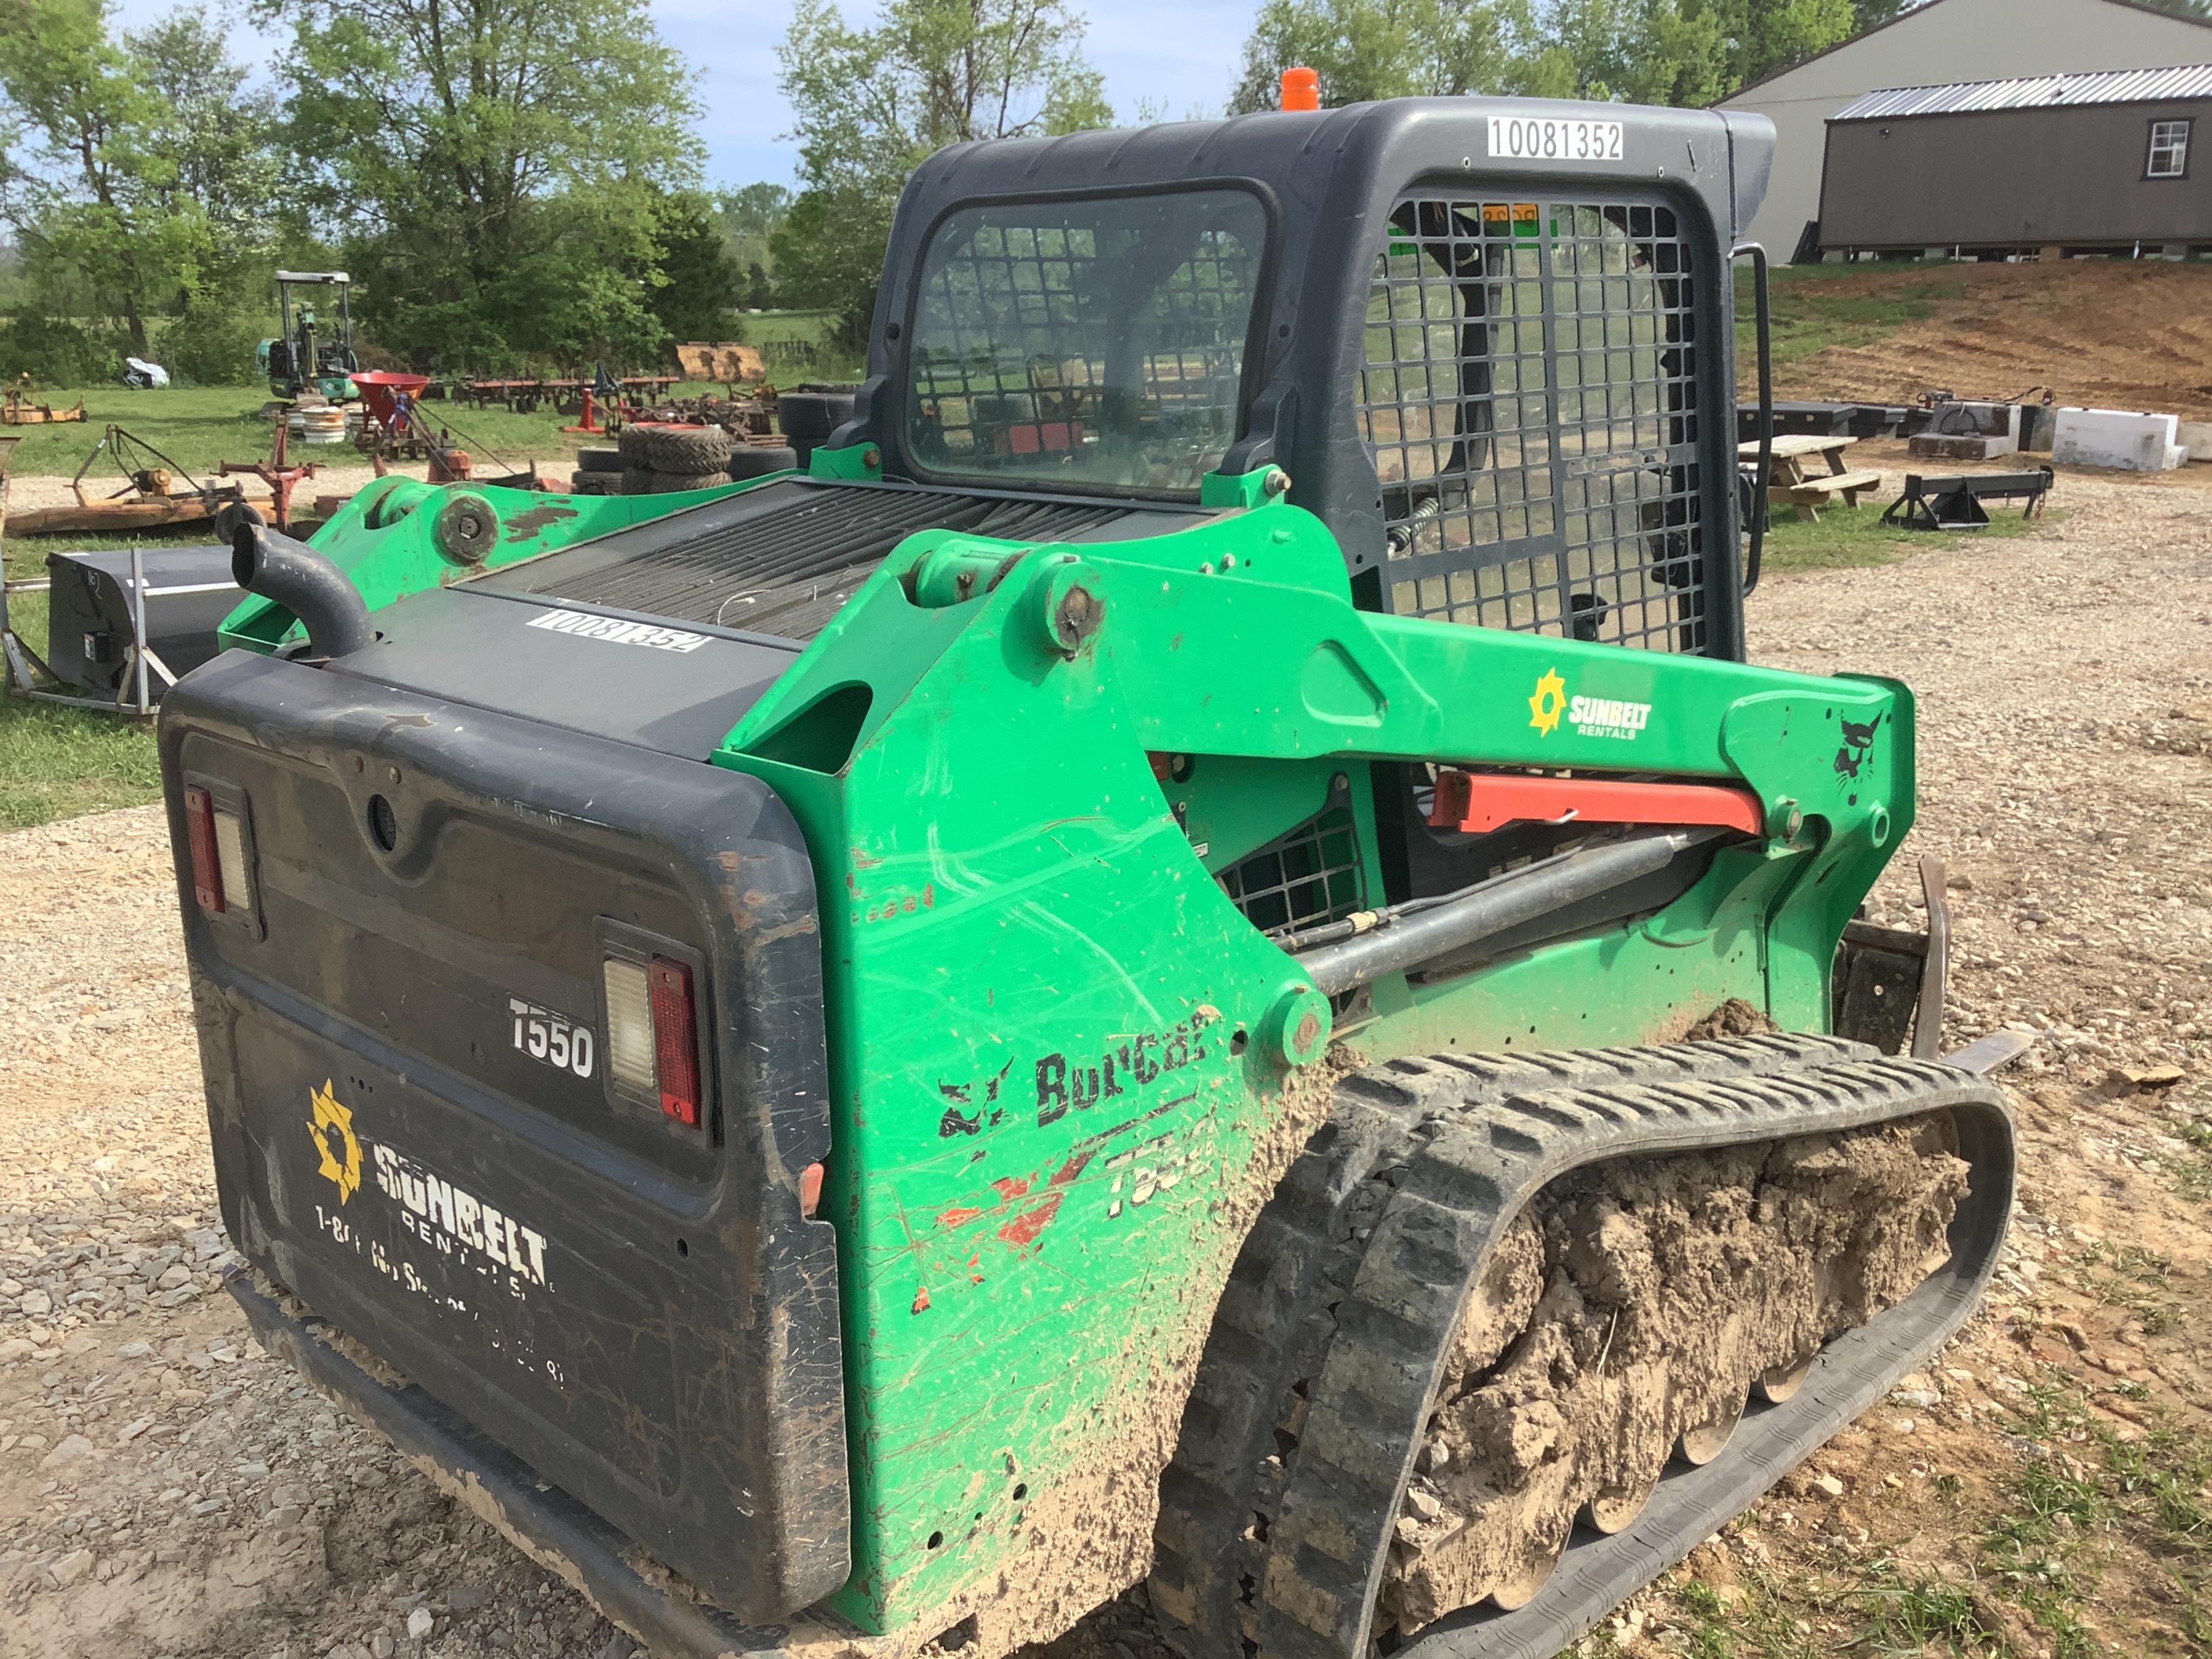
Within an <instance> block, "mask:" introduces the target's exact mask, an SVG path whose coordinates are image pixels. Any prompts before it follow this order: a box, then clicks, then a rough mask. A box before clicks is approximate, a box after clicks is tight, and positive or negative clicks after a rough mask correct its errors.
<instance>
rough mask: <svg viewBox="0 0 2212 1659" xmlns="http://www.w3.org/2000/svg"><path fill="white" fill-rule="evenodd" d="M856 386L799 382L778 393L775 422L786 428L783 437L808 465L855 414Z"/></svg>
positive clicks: (802, 463)
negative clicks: (817, 451)
mask: <svg viewBox="0 0 2212 1659" xmlns="http://www.w3.org/2000/svg"><path fill="white" fill-rule="evenodd" d="M859 391H860V387H858V386H816V385H807V386H800V387H799V389H798V390H797V391H795V392H780V393H778V394H777V397H776V400H775V418H776V424H777V425H779V426H781V428H783V435H784V439H785V441H787V442H788V443H789V444H790V445H791V447H792V448H793V450H794V451H795V452H796V453H798V456H799V465H801V466H805V465H806V459H807V457H808V456H810V455H811V454H813V453H814V452H815V449H816V448H817V447H818V446H820V445H822V444H825V443H827V442H828V441H829V435H830V434H831V433H833V432H835V431H836V429H837V428H839V427H841V426H842V425H844V424H845V422H848V421H849V420H851V419H852V418H853V398H854V393H856V392H859Z"/></svg>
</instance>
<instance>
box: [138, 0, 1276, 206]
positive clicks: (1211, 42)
mask: <svg viewBox="0 0 2212 1659" xmlns="http://www.w3.org/2000/svg"><path fill="white" fill-rule="evenodd" d="M173 3H174V0H114V4H113V8H112V15H114V16H115V17H116V18H117V20H118V22H119V23H120V24H121V26H122V27H125V28H140V27H144V26H145V25H146V24H147V23H149V22H150V21H153V20H154V19H155V18H156V17H159V16H160V15H161V14H162V13H164V12H166V11H167V10H169V9H171V8H172V5H173ZM647 3H648V4H649V5H650V6H651V8H652V10H653V20H654V21H655V22H656V23H658V24H659V27H660V32H661V33H662V35H663V36H664V37H665V39H666V40H668V42H669V44H670V45H671V46H674V47H675V48H676V49H677V50H678V52H682V53H683V54H684V57H685V58H687V59H688V60H689V61H690V64H692V66H693V67H694V68H695V69H696V70H697V71H698V76H699V94H700V100H701V102H702V104H704V106H706V117H705V119H704V120H703V121H702V123H701V130H702V137H704V138H705V139H706V143H707V177H708V179H709V180H710V181H712V182H713V183H715V184H727V185H742V184H748V183H750V182H751V181H752V180H754V179H773V180H775V182H777V183H779V184H788V183H790V182H791V180H792V169H793V164H794V162H795V161H796V159H797V158H796V155H795V154H794V151H793V147H792V146H791V145H790V144H789V143H784V142H782V141H781V139H780V138H779V137H778V136H777V135H779V134H781V133H783V132H786V131H789V129H790V126H791V112H790V110H789V108H788V107H787V106H786V105H785V103H784V101H783V98H782V96H781V94H779V93H778V92H777V91H776V89H775V48H776V43H777V42H778V41H780V40H782V39H783V31H784V27H785V25H786V24H787V23H788V22H789V21H790V18H791V9H792V0H738V3H737V4H735V5H732V4H730V3H727V0H647ZM842 3H843V5H844V8H845V15H846V17H847V19H848V21H853V22H855V23H859V22H862V21H866V20H868V19H872V17H873V16H874V15H875V10H876V6H875V0H842ZM1077 3H1078V5H1079V7H1080V8H1081V9H1083V10H1084V11H1085V13H1086V14H1087V15H1088V18H1089V22H1090V30H1089V34H1088V36H1087V40H1086V47H1085V50H1086V51H1087V52H1088V54H1089V56H1090V58H1091V62H1092V63H1093V64H1096V65H1097V68H1098V70H1099V72H1100V73H1101V74H1103V76H1105V77H1106V95H1107V96H1108V97H1109V99H1111V100H1113V104H1114V107H1115V110H1116V111H1117V112H1120V113H1121V115H1123V116H1124V117H1127V116H1128V115H1130V114H1131V113H1132V112H1133V110H1134V108H1135V106H1136V102H1137V100H1139V98H1145V99H1151V100H1157V101H1158V103H1159V104H1160V105H1161V106H1163V107H1164V109H1165V110H1166V112H1168V114H1170V116H1173V117H1177V118H1180V117H1182V116H1185V115H1188V114H1190V113H1192V112H1194V110H1201V111H1203V112H1206V113H1209V114H1213V113H1218V112H1219V111H1220V108H1221V106H1222V105H1223V104H1224V103H1225V101H1226V100H1227V99H1228V97H1229V88H1230V84H1231V82H1232V81H1233V80H1234V79H1235V77H1236V73H1237V65H1238V64H1239V63H1241V62H1242V60H1243V52H1244V37H1245V35H1246V33H1248V32H1249V30H1250V28H1251V24H1252V16H1253V14H1254V12H1255V11H1256V10H1257V9H1258V0H1091V3H1088V4H1085V3H1084V0H1077ZM210 9H214V10H216V11H217V12H219V13H220V12H223V11H226V10H230V8H228V7H226V6H225V5H224V4H223V3H222V0H213V3H212V4H211V7H210ZM238 11H242V7H240V8H238V9H237V10H236V11H233V12H232V15H233V17H234V21H233V23H232V27H231V42H232V49H233V50H234V52H236V53H237V55H238V56H239V57H240V58H241V59H243V60H244V61H246V62H247V63H251V64H266V63H268V62H269V61H270V58H271V54H272V53H273V52H276V51H277V50H280V49H281V45H280V42H281V37H276V38H271V37H268V36H264V35H263V34H262V33H260V32H259V31H258V30H256V29H255V28H254V27H252V25H251V24H249V23H247V22H246V21H243V20H242V18H240V17H239V16H238V15H237V12H238Z"/></svg>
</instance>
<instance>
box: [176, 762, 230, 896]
mask: <svg viewBox="0 0 2212 1659" xmlns="http://www.w3.org/2000/svg"><path fill="white" fill-rule="evenodd" d="M185 839H186V840H187V841H189V842H191V849H192V896H193V897H195V898H197V900H199V902H200V908H201V909H203V910H205V911H207V912H209V913H210V915H218V916H219V915H222V912H223V908H224V907H223V902H222V865H221V864H220V863H219V862H218V861H217V860H216V850H215V802H214V800H213V799H211V798H210V796H209V794H208V792H207V791H206V790H204V789H202V788H200V787H197V785H195V786H194V787H191V788H189V789H187V790H185Z"/></svg>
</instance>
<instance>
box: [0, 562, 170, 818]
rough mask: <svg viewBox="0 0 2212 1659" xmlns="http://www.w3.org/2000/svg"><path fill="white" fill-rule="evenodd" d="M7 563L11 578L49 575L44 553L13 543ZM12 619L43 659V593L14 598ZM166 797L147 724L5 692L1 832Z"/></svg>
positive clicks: (1, 701) (1, 705)
mask: <svg viewBox="0 0 2212 1659" xmlns="http://www.w3.org/2000/svg"><path fill="white" fill-rule="evenodd" d="M5 562H6V568H7V573H8V575H9V578H10V579H11V580H21V579H22V578H23V577H26V576H33V575H40V576H42V575H44V574H46V554H45V552H44V551H43V550H27V549H24V548H21V547H18V546H9V548H8V549H7V554H6V561H5ZM8 619H9V623H11V624H12V625H13V626H14V628H15V631H16V632H17V633H18V634H20V635H22V636H23V639H24V641H25V642H26V643H27V644H28V645H29V646H30V647H31V648H32V649H33V651H36V652H38V653H40V655H41V656H43V655H45V654H46V595H45V594H44V593H16V594H12V595H10V596H9V600H8ZM160 797H161V768H160V766H159V765H158V764H157V763H156V762H155V758H154V728H153V726H152V724H151V723H150V722H143V723H142V722H140V721H138V720H122V719H118V717H117V716H115V715H112V714H100V713H97V712H95V711H94V710H92V709H89V708H61V707H59V706H58V705H56V704H54V703H50V702H32V701H31V700H30V699H29V698H27V697H19V696H15V695H13V694H12V693H7V694H0V831H5V830H9V829H31V828H33V827H34V826H36V825H38V824H41V823H52V821H53V820H54V819H56V818H69V817H76V816H77V815H78V814H80V813H83V812H104V811H107V810H108V809H109V808H110V807H113V806H137V805H141V804H143V803H144V802H146V801H149V800H155V799H160Z"/></svg>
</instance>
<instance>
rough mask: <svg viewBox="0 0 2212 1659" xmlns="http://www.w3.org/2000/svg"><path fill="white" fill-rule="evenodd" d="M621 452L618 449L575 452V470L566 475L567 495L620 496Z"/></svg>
mask: <svg viewBox="0 0 2212 1659" xmlns="http://www.w3.org/2000/svg"><path fill="white" fill-rule="evenodd" d="M622 465H623V461H622V451H620V450H619V449H580V450H578V451H577V452H576V470H575V471H574V472H571V473H570V474H569V475H568V493H569V494H570V495H620V494H622Z"/></svg>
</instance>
